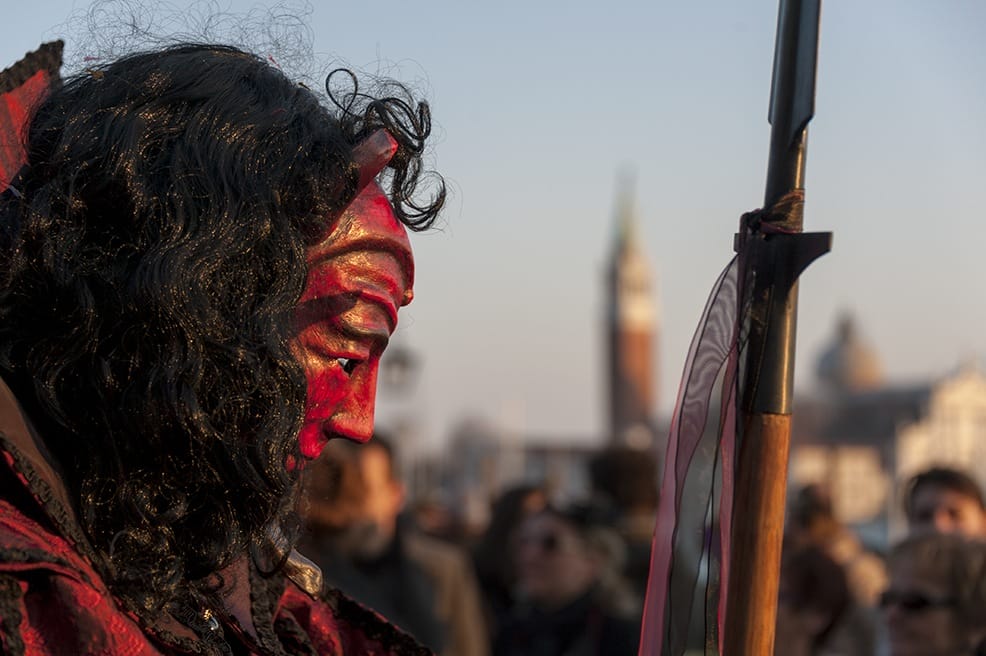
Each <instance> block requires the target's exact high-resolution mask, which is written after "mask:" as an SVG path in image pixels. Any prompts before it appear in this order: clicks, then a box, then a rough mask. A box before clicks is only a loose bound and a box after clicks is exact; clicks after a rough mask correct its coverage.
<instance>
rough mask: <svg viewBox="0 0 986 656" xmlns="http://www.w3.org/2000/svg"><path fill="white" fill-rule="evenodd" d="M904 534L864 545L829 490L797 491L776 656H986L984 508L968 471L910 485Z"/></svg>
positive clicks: (923, 476)
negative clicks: (882, 549)
mask: <svg viewBox="0 0 986 656" xmlns="http://www.w3.org/2000/svg"><path fill="white" fill-rule="evenodd" d="M903 510H904V512H905V514H906V517H907V531H908V534H907V536H906V537H905V538H904V539H903V540H902V541H900V542H899V543H897V544H895V545H893V546H892V547H891V549H890V551H889V553H888V554H877V553H874V552H871V551H868V550H866V549H865V548H863V546H862V544H861V543H860V541H859V539H858V538H857V536H856V535H854V534H853V532H852V531H850V530H849V529H848V528H847V527H845V526H843V525H842V524H840V523H839V521H837V519H836V517H835V515H834V513H833V512H832V504H831V502H830V500H829V497H828V495H827V494H826V491H825V489H824V488H821V487H818V486H809V487H805V488H803V489H802V490H800V491H799V492H798V494H797V496H796V498H795V499H794V501H793V503H792V504H791V508H790V511H789V515H788V520H787V530H786V536H785V544H784V555H783V560H782V565H781V580H780V594H779V597H778V616H777V633H776V641H775V645H776V646H775V650H774V653H775V654H785V655H790V656H842V655H845V656H870V655H873V654H877V655H879V656H983V655H986V505H984V501H983V492H982V490H981V489H980V487H979V485H978V484H977V483H976V482H975V481H974V480H973V479H972V478H971V477H970V476H969V475H968V474H966V473H964V472H962V471H959V470H956V469H950V468H940V467H939V468H933V469H929V470H927V471H924V472H921V473H919V474H917V475H916V476H914V477H913V478H912V479H911V480H910V481H908V482H907V485H906V490H905V494H904V509H903Z"/></svg>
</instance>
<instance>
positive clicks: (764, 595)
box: [722, 414, 791, 656]
mask: <svg viewBox="0 0 986 656" xmlns="http://www.w3.org/2000/svg"><path fill="white" fill-rule="evenodd" d="M790 442H791V415H779V414H757V415H753V416H751V417H750V418H749V420H748V421H747V426H746V430H745V431H744V435H743V443H742V445H741V446H740V452H739V458H738V460H739V462H738V463H737V467H736V469H737V473H736V486H735V489H734V496H733V528H732V546H731V553H730V557H729V587H728V590H727V597H726V622H725V627H724V630H723V640H722V653H723V654H724V656H772V654H773V653H774V624H775V622H776V619H777V589H778V585H779V579H780V562H781V545H782V543H783V539H784V497H785V491H786V489H787V460H788V451H789V448H790Z"/></svg>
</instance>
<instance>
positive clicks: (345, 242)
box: [293, 182, 414, 458]
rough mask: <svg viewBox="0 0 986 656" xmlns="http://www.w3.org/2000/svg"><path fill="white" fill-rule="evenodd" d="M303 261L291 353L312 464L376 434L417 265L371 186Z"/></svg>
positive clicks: (303, 439) (304, 445)
mask: <svg viewBox="0 0 986 656" xmlns="http://www.w3.org/2000/svg"><path fill="white" fill-rule="evenodd" d="M307 260H308V279H307V283H306V285H305V290H304V292H303V293H302V296H301V300H300V301H299V303H298V308H297V310H296V311H295V325H296V329H297V331H298V332H297V337H296V338H295V340H294V343H293V350H294V353H295V357H297V358H298V361H299V362H301V364H302V366H303V367H304V368H305V373H306V376H307V379H308V400H307V404H306V408H305V421H304V425H303V427H302V429H301V433H300V435H299V438H298V439H299V444H300V447H301V453H302V455H304V456H305V457H306V458H317V457H318V455H319V454H320V453H321V452H322V448H323V447H324V446H325V444H326V442H328V440H329V439H331V438H333V437H344V438H347V439H351V440H356V441H359V442H365V441H367V440H368V439H370V437H371V435H372V433H373V407H374V401H375V397H376V388H377V372H378V370H379V366H380V356H381V355H382V354H383V350H384V348H385V347H386V346H387V341H388V340H389V338H390V335H391V334H392V333H393V332H394V329H395V328H396V326H397V310H398V309H399V308H400V307H402V306H404V305H407V304H408V303H410V302H411V298H412V297H413V292H412V291H411V290H412V287H413V284H414V260H413V258H412V255H411V244H410V241H409V240H408V238H407V231H406V230H405V229H404V226H403V225H402V224H401V223H400V221H398V220H397V217H396V216H395V215H394V211H393V208H392V207H391V205H390V201H388V200H387V197H386V196H385V195H384V194H383V191H382V190H381V189H380V187H379V185H377V184H376V183H375V182H370V183H369V184H368V185H367V186H366V187H365V188H364V189H363V191H362V192H361V193H360V194H359V196H357V197H356V200H354V201H353V203H352V204H351V205H350V206H349V207H348V208H347V209H346V211H345V212H344V213H343V215H342V216H341V217H340V219H339V221H338V223H337V225H336V227H335V228H334V229H333V230H332V231H331V232H330V233H329V234H327V235H326V236H325V238H324V239H323V240H322V241H321V242H319V243H318V244H316V245H315V246H313V247H311V248H310V249H309V250H308V253H307Z"/></svg>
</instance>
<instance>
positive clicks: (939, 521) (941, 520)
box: [932, 510, 956, 533]
mask: <svg viewBox="0 0 986 656" xmlns="http://www.w3.org/2000/svg"><path fill="white" fill-rule="evenodd" d="M932 524H933V525H934V527H935V530H936V531H938V532H939V533H951V532H953V531H954V530H955V528H956V527H955V520H954V519H953V518H952V515H951V514H950V513H949V512H948V511H947V510H938V511H936V512H935V515H934V517H933V518H932Z"/></svg>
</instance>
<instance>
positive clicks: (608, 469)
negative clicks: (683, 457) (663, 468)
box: [589, 446, 659, 598]
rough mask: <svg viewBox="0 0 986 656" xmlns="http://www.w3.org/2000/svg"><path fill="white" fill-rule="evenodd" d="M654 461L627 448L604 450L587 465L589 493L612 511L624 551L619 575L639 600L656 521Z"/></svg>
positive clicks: (647, 567) (642, 591) (655, 463)
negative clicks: (626, 581)
mask: <svg viewBox="0 0 986 656" xmlns="http://www.w3.org/2000/svg"><path fill="white" fill-rule="evenodd" d="M657 478H658V467H657V458H656V457H655V456H654V454H653V453H651V452H648V451H641V450H639V449H631V448H629V447H618V446H614V447H608V448H606V449H603V450H602V451H600V452H599V453H597V454H596V455H595V456H594V457H593V458H592V460H590V462H589V480H590V482H591V485H592V494H593V496H594V497H596V498H597V499H599V500H600V501H601V502H603V503H608V504H611V505H612V507H613V508H614V509H615V511H616V513H617V516H616V526H615V528H616V530H617V532H618V533H619V534H620V537H621V538H623V541H624V543H625V544H626V548H627V558H626V565H625V566H624V570H623V573H624V575H625V576H626V578H627V580H628V581H630V584H631V585H632V586H633V587H634V590H635V591H636V593H637V594H638V595H639V596H640V597H641V598H643V596H644V594H645V592H646V590H647V575H648V573H649V572H650V556H651V554H650V551H651V542H652V541H653V538H654V524H655V522H656V520H657V501H658V497H659V493H658V488H657Z"/></svg>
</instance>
